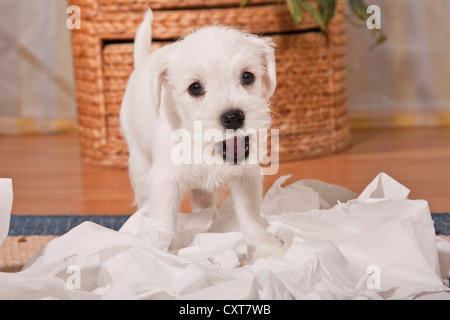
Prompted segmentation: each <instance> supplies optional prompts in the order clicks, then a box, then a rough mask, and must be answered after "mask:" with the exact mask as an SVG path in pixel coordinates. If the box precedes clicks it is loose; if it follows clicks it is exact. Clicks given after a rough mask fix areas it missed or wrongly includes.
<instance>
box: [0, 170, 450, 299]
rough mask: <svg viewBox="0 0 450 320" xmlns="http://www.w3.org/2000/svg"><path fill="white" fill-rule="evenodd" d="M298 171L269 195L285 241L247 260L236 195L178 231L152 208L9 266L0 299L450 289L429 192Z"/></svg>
mask: <svg viewBox="0 0 450 320" xmlns="http://www.w3.org/2000/svg"><path fill="white" fill-rule="evenodd" d="M289 178H290V176H286V177H281V178H280V179H279V180H278V181H277V182H275V183H274V185H273V186H272V188H271V189H270V190H268V192H267V194H266V196H265V198H264V200H263V203H262V206H261V214H262V216H263V217H264V218H265V219H267V221H268V223H269V229H268V230H269V232H271V233H273V234H274V235H275V236H277V237H278V238H280V239H281V240H282V241H283V242H284V249H285V250H284V251H283V252H277V253H274V254H272V255H269V256H266V257H264V258H260V259H257V260H256V261H254V262H252V263H250V262H246V261H247V259H246V257H247V246H246V244H245V239H244V235H243V234H242V233H241V232H240V231H239V229H238V227H237V221H236V219H235V215H234V212H233V205H232V202H231V200H229V199H227V200H226V201H225V202H224V204H223V205H222V207H221V209H220V211H219V212H216V210H215V209H213V208H210V209H206V210H203V211H201V212H197V213H193V214H180V219H179V221H178V225H177V230H176V231H175V232H174V233H173V234H172V233H170V232H168V231H166V230H162V229H160V228H158V227H157V226H156V224H155V223H153V221H152V220H151V219H150V218H149V217H147V215H146V209H145V208H142V209H141V210H139V211H138V212H136V213H135V214H134V215H133V216H131V217H130V219H129V220H128V221H127V222H126V223H125V225H124V226H123V227H122V228H121V230H119V231H118V232H117V231H113V230H110V229H107V228H104V227H102V226H99V225H97V224H94V223H92V222H85V223H83V224H81V225H79V226H78V227H76V228H74V229H72V230H71V231H69V232H68V233H67V234H65V235H63V236H61V237H60V238H57V239H55V240H53V241H52V242H50V243H49V244H48V245H47V246H46V247H44V248H43V249H42V250H41V251H40V252H39V253H37V254H36V255H35V256H34V257H33V258H32V259H31V260H30V261H29V262H28V263H27V265H26V266H25V267H24V269H23V270H22V271H21V272H19V273H16V274H7V273H0V298H1V299H48V298H53V299H450V289H449V287H448V286H447V285H448V280H446V279H448V277H449V275H450V243H449V242H447V241H445V240H443V239H440V238H437V237H436V236H435V230H434V226H433V220H432V219H431V215H430V210H429V208H428V204H427V202H426V201H424V200H409V199H407V196H408V194H409V190H408V189H407V188H406V187H404V186H402V185H401V184H400V183H398V182H397V181H395V180H394V179H392V178H391V177H389V176H388V175H386V174H384V173H381V174H379V175H378V176H377V177H376V178H375V179H374V180H373V181H372V182H371V183H370V184H369V185H368V186H367V188H366V189H365V190H364V191H363V192H362V193H361V194H360V195H359V196H358V195H356V194H354V193H353V192H351V191H349V190H347V189H345V188H343V187H339V186H335V185H330V184H327V183H324V182H321V181H316V180H304V181H298V182H295V183H292V184H290V185H288V186H286V187H282V185H283V184H284V183H286V182H287V180H288V179H289ZM0 181H1V180H0ZM0 186H1V185H0ZM4 192H5V194H4V195H1V197H0V200H1V199H2V197H6V198H8V190H6V191H5V190H4V189H1V193H0V194H2V193H4ZM0 204H1V205H2V207H3V205H4V203H3V202H0ZM9 208H10V207H9ZM7 209H8V207H7V206H6V207H4V208H0V213H1V215H0V223H1V224H0V227H1V229H0V235H2V234H3V233H4V232H5V231H4V230H7V229H5V228H7V224H8V221H9V217H6V216H7V215H9V212H8V214H5V212H6V211H7ZM7 219H8V220H7ZM172 237H173V240H172V241H171V239H172ZM0 239H1V240H3V238H0ZM169 242H170V250H169V251H163V250H161V249H160V248H167V247H168V246H167V244H168V243H169Z"/></svg>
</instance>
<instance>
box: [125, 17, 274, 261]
mask: <svg viewBox="0 0 450 320" xmlns="http://www.w3.org/2000/svg"><path fill="white" fill-rule="evenodd" d="M152 20H153V15H152V13H151V11H150V10H149V11H148V12H147V13H146V16H145V19H144V21H143V23H142V24H141V26H140V27H139V29H138V32H137V34H136V39H135V47H134V50H135V52H134V58H135V70H134V72H133V74H132V75H131V77H130V80H129V83H128V86H127V89H126V93H125V96H124V99H123V103H122V109H121V114H120V122H121V127H122V131H123V134H124V137H125V139H126V141H127V144H128V148H129V153H130V158H129V173H130V178H131V182H132V186H133V189H134V192H135V199H136V204H137V205H138V207H139V208H142V207H143V206H147V208H148V215H149V217H150V218H151V219H152V220H153V221H154V222H155V223H157V224H159V227H161V228H163V229H166V230H169V231H173V230H174V226H175V222H176V220H175V219H176V216H177V214H178V212H179V209H180V203H181V201H182V197H183V195H184V193H185V192H187V191H190V193H191V199H192V206H193V210H194V211H196V210H200V209H204V208H208V207H211V206H214V205H215V192H216V190H217V189H218V188H219V187H221V186H222V185H223V184H227V185H228V187H229V188H230V191H231V196H232V199H233V203H234V210H235V212H236V214H237V219H238V222H239V226H240V228H241V231H242V232H243V233H244V235H245V237H246V242H247V245H248V247H249V252H250V254H251V255H252V258H256V257H259V256H263V255H265V254H267V253H269V252H273V251H274V250H276V249H278V248H280V247H281V244H280V242H279V241H278V240H277V239H276V238H275V237H273V236H272V235H271V234H270V233H268V232H267V230H266V229H267V226H268V225H267V223H266V221H265V220H264V219H263V218H262V217H261V216H260V211H259V209H260V203H261V200H262V192H263V189H262V188H263V186H262V176H261V171H260V166H259V164H258V163H256V164H250V163H249V161H247V160H248V158H249V154H250V151H252V152H253V151H254V150H255V148H257V144H258V143H256V141H257V139H256V137H255V132H257V130H260V129H264V130H267V129H269V127H270V124H271V120H270V110H269V107H268V100H269V99H270V98H271V96H272V95H273V93H274V90H275V86H276V72H275V59H274V49H273V44H272V42H271V41H270V40H269V39H267V38H265V39H263V38H259V37H257V36H254V35H251V34H247V33H244V32H240V31H237V30H233V29H230V28H223V27H206V28H203V29H200V30H198V31H196V32H194V33H192V34H190V35H188V36H186V37H185V38H183V39H182V40H179V41H177V42H175V43H172V44H170V45H167V46H165V47H163V48H161V49H158V50H156V51H155V52H154V53H152V54H150V45H151V38H152V29H151V24H152ZM196 125H197V129H198V125H200V130H201V132H200V133H201V134H203V133H207V132H209V133H211V132H212V131H211V130H215V131H213V132H215V133H217V132H219V133H222V134H223V138H222V139H221V140H220V141H218V140H217V141H216V140H214V141H212V142H211V141H210V142H208V141H204V140H203V139H204V137H203V139H202V138H200V139H202V140H201V142H200V145H201V148H202V150H201V153H202V155H205V154H209V155H211V154H212V155H213V156H214V157H216V160H217V157H219V158H221V159H222V158H223V159H226V160H227V161H226V162H224V161H222V162H224V163H222V164H220V163H218V162H215V163H212V164H211V163H208V164H207V163H203V162H202V163H198V161H195V159H194V161H192V162H191V163H181V164H180V163H176V161H174V156H173V155H174V148H177V147H179V141H174V139H173V134H174V132H175V131H176V130H182V132H188V133H192V136H193V137H194V138H195V137H198V130H197V133H196V131H195V130H196ZM208 130H209V131H208ZM213 135H214V134H213ZM214 136H215V137H217V134H215V135H214ZM200 137H201V135H200ZM193 140H195V139H193ZM195 143H196V141H192V143H190V144H189V146H193V145H194V144H195ZM197 143H198V141H197ZM211 146H214V148H211ZM208 147H209V149H208ZM194 148H195V147H194ZM221 148H223V149H221ZM205 150H207V151H205ZM188 155H189V154H188ZM185 156H186V154H185ZM195 156H196V155H193V158H195ZM187 158H188V159H191V158H190V157H187ZM193 158H192V159H193ZM230 160H231V161H230ZM230 162H231V163H230Z"/></svg>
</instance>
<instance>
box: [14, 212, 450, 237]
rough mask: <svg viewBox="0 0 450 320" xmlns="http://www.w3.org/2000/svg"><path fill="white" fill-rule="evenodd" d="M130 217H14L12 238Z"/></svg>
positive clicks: (440, 226)
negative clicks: (88, 222)
mask: <svg viewBox="0 0 450 320" xmlns="http://www.w3.org/2000/svg"><path fill="white" fill-rule="evenodd" d="M431 217H432V218H433V221H434V227H435V229H436V234H437V235H446V236H448V235H450V214H449V213H439V214H432V215H431ZM128 218H129V216H12V217H11V223H10V228H9V235H10V236H61V235H63V234H65V233H67V232H68V231H70V230H71V229H72V228H74V227H76V226H78V225H79V224H81V223H83V222H85V221H91V222H94V223H97V224H99V225H101V226H104V227H106V228H109V229H113V230H116V231H117V230H119V229H120V228H121V227H122V225H123V224H124V223H125V221H127V219H128Z"/></svg>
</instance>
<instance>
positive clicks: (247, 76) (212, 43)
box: [162, 27, 276, 163]
mask: <svg viewBox="0 0 450 320" xmlns="http://www.w3.org/2000/svg"><path fill="white" fill-rule="evenodd" d="M172 46H173V47H172V48H171V49H170V50H168V51H167V54H166V55H165V57H164V61H165V62H164V66H165V67H164V70H163V73H162V77H163V80H162V85H163V87H164V89H165V91H164V96H163V97H162V101H163V102H162V104H163V105H164V106H163V107H168V106H169V107H170V106H171V107H173V110H171V111H169V113H168V114H170V115H171V117H173V118H174V119H172V120H173V122H174V123H177V126H178V127H180V128H184V129H187V130H189V131H190V132H194V130H195V128H194V125H195V124H197V126H198V124H199V123H201V130H202V132H203V133H206V134H207V135H209V134H212V135H213V136H214V139H211V140H210V141H211V143H213V144H214V145H215V146H218V147H219V150H222V151H219V153H221V154H220V156H221V157H224V159H226V160H232V161H231V162H232V163H239V162H241V161H242V160H244V159H245V158H246V157H247V156H248V154H249V151H250V145H252V146H253V144H255V143H251V142H250V141H253V142H254V141H256V140H255V137H254V135H255V132H256V133H257V132H258V130H260V129H269V127H270V125H271V120H270V109H269V106H268V100H269V98H270V97H271V96H272V94H273V92H274V90H275V86H276V80H275V60H274V50H273V45H272V43H271V42H270V40H267V39H262V38H258V37H256V36H253V35H249V34H246V33H243V32H240V31H236V30H232V29H226V28H220V27H208V28H204V29H200V30H199V31H197V32H195V33H193V34H191V35H189V36H187V37H186V38H184V39H183V40H181V41H178V42H177V43H175V44H173V45H172ZM197 129H198V128H197ZM218 133H220V134H221V135H218ZM220 136H222V139H220ZM217 139H220V141H217ZM203 144H208V141H204V143H203ZM216 151H217V149H216Z"/></svg>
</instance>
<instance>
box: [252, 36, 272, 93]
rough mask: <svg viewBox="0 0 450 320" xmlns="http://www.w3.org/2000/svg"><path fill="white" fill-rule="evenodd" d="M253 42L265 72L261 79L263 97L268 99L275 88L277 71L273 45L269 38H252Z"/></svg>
mask: <svg viewBox="0 0 450 320" xmlns="http://www.w3.org/2000/svg"><path fill="white" fill-rule="evenodd" d="M253 41H254V42H255V43H256V45H257V46H258V47H259V49H260V53H259V54H260V59H261V64H262V65H263V67H264V69H265V72H264V74H263V78H262V85H263V95H264V98H265V99H270V98H271V97H272V96H273V93H274V92H275V88H276V86H277V71H276V66H275V43H274V42H273V41H272V39H271V38H267V37H265V38H262V37H256V36H255V37H253Z"/></svg>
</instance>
